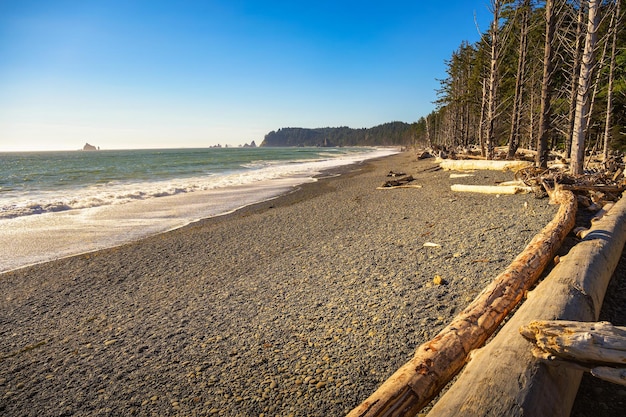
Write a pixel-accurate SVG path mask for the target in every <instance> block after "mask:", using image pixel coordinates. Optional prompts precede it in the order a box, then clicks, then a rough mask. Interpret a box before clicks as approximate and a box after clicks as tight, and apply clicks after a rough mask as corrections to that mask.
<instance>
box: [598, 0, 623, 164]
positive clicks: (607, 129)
mask: <svg viewBox="0 0 626 417" xmlns="http://www.w3.org/2000/svg"><path fill="white" fill-rule="evenodd" d="M620 3H621V1H620V0H615V9H614V12H613V18H612V29H613V34H612V36H613V40H612V45H611V62H610V64H609V82H608V86H607V89H608V91H607V95H606V119H605V121H604V149H603V151H602V161H603V162H605V163H606V161H608V159H609V147H610V144H611V116H612V113H613V73H614V71H615V54H616V49H617V25H618V22H619V18H620Z"/></svg>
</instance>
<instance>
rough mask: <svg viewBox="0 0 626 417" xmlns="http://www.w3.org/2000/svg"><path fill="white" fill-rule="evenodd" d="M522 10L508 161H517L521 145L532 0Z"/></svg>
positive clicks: (527, 1)
mask: <svg viewBox="0 0 626 417" xmlns="http://www.w3.org/2000/svg"><path fill="white" fill-rule="evenodd" d="M520 7H521V8H522V26H521V29H520V39H519V56H518V58H517V76H516V77H515V97H514V99H513V111H512V113H511V135H510V136H509V152H508V155H507V158H508V159H515V152H517V148H518V147H519V143H520V139H519V137H520V123H521V119H522V97H523V95H522V86H523V84H524V73H525V71H526V49H527V48H526V43H527V38H528V17H529V15H530V0H524V3H523V4H522V5H521V6H520Z"/></svg>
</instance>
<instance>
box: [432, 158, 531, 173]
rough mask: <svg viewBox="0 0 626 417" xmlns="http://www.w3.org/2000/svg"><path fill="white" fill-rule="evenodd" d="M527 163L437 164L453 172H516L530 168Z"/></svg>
mask: <svg viewBox="0 0 626 417" xmlns="http://www.w3.org/2000/svg"><path fill="white" fill-rule="evenodd" d="M532 165H533V163H532V162H528V161H499V160H498V161H492V160H476V159H472V160H467V159H444V160H443V161H441V162H440V163H439V166H441V168H443V169H446V170H454V171H468V170H472V169H479V170H489V171H509V170H513V171H515V170H518V169H522V168H527V167H530V166H532Z"/></svg>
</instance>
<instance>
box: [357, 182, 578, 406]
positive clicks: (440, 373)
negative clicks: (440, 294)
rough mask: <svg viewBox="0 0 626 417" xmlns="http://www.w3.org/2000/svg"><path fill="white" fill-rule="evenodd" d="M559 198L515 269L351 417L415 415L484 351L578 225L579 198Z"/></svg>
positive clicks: (565, 193)
mask: <svg viewBox="0 0 626 417" xmlns="http://www.w3.org/2000/svg"><path fill="white" fill-rule="evenodd" d="M558 195H559V198H560V203H561V206H560V208H559V211H558V213H557V215H556V216H555V218H554V219H553V220H552V221H551V222H550V223H548V225H546V227H544V229H543V230H541V232H539V233H538V234H537V235H536V236H535V237H534V238H533V239H532V240H531V242H530V243H529V244H528V246H526V248H525V249H524V251H523V252H522V253H521V254H519V255H518V256H517V258H515V260H514V261H513V262H512V263H511V265H509V267H508V268H506V269H505V270H504V272H502V273H501V274H500V275H498V277H496V278H495V279H494V281H492V282H491V284H489V285H488V286H487V287H486V288H485V289H484V290H483V291H482V292H481V293H480V294H479V295H478V296H477V297H476V299H475V300H474V301H473V302H472V303H470V305H469V306H467V307H466V308H465V310H463V311H462V312H461V313H460V314H459V315H458V316H457V317H455V318H454V319H453V320H452V322H451V323H450V324H449V325H448V326H446V327H445V328H444V329H443V330H442V331H441V332H440V333H439V334H438V335H437V336H436V337H435V338H434V339H432V340H431V341H429V342H426V343H424V344H423V345H421V346H420V347H419V348H418V349H417V351H416V352H415V355H414V356H413V358H412V359H411V360H410V361H409V362H407V363H406V364H404V365H403V366H402V367H401V368H400V369H398V370H397V371H396V372H395V373H394V374H393V375H392V376H391V377H390V378H389V379H387V381H385V382H384V383H383V384H382V385H381V386H380V387H379V388H378V389H377V390H376V391H375V392H374V393H373V394H372V395H371V396H370V397H369V398H367V399H366V400H365V401H364V402H362V403H361V404H360V405H359V406H358V407H356V408H355V409H354V410H352V411H351V412H350V413H349V414H348V416H350V417H356V416H359V417H364V416H369V417H372V416H414V415H415V414H417V412H418V411H419V410H420V409H422V408H423V407H424V406H425V405H426V404H428V402H429V401H430V400H431V399H432V398H433V397H434V396H435V395H437V393H438V392H439V391H440V390H441V389H442V388H443V387H444V386H445V384H446V383H447V382H448V381H449V380H450V379H452V377H453V376H454V375H455V374H456V373H458V372H459V370H460V369H461V368H462V367H463V365H464V364H465V362H466V360H467V357H468V355H469V353H470V352H471V351H472V350H473V349H476V348H478V347H480V346H482V344H483V343H484V342H485V341H486V340H487V339H488V338H489V337H490V336H491V335H492V334H493V332H494V331H495V330H496V328H497V327H498V326H499V324H500V323H501V321H502V320H503V319H504V317H506V316H507V315H508V314H509V312H510V311H511V310H512V309H513V308H514V307H515V306H516V305H517V303H518V302H519V301H520V300H521V299H522V297H523V295H524V293H525V292H526V291H527V290H528V289H529V287H530V286H531V285H533V284H534V283H535V282H536V281H537V279H538V278H539V276H540V274H541V272H542V271H543V269H544V268H545V267H546V265H547V264H548V263H549V262H550V261H551V260H552V259H553V257H554V254H555V252H556V250H557V249H558V248H559V247H560V245H561V243H562V241H563V239H564V238H565V236H566V235H567V233H568V232H569V231H570V230H571V229H572V227H573V226H574V221H575V215H576V198H575V197H574V195H573V194H572V193H571V192H569V191H561V192H559V194H558Z"/></svg>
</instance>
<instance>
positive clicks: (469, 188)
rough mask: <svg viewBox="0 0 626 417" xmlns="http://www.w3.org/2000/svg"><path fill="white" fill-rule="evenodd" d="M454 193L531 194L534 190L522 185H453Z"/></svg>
mask: <svg viewBox="0 0 626 417" xmlns="http://www.w3.org/2000/svg"><path fill="white" fill-rule="evenodd" d="M450 189H451V190H452V191H458V192H465V193H481V194H509V195H512V194H524V193H531V192H532V191H533V190H532V188H531V187H528V186H525V185H524V186H520V185H470V184H452V185H451V186H450Z"/></svg>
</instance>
